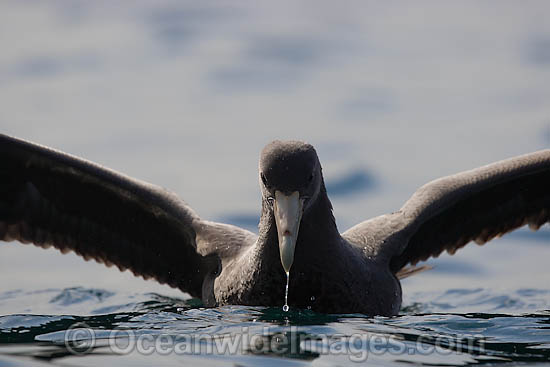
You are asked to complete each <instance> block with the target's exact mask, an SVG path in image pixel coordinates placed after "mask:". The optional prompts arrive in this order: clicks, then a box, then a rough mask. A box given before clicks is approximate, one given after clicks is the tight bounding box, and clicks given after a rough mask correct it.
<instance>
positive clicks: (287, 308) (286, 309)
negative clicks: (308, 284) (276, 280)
mask: <svg viewBox="0 0 550 367" xmlns="http://www.w3.org/2000/svg"><path fill="white" fill-rule="evenodd" d="M289 279H290V274H289V273H286V288H285V305H284V306H283V311H284V312H288V310H289V308H290V307H288V281H289Z"/></svg>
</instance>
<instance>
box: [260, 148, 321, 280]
mask: <svg viewBox="0 0 550 367" xmlns="http://www.w3.org/2000/svg"><path fill="white" fill-rule="evenodd" d="M259 171H260V172H259V173H260V177H259V178H260V187H261V190H262V197H263V200H264V203H265V207H266V208H267V210H270V211H272V213H273V216H274V218H275V225H276V226H277V236H278V241H279V253H280V256H281V264H282V265H283V268H284V270H285V272H286V273H288V272H289V271H290V268H291V266H292V263H293V261H294V250H295V248H296V241H297V239H298V231H299V229H300V223H301V221H302V217H303V216H304V215H307V211H308V209H309V208H310V207H311V206H312V204H313V203H314V202H315V200H316V199H317V196H318V194H319V191H320V188H321V183H322V177H321V165H320V163H319V158H318V157H317V152H315V149H314V148H313V146H311V145H310V144H307V143H304V142H300V141H279V140H276V141H273V142H271V143H269V144H268V145H266V146H265V148H264V149H263V150H262V153H261V155H260V167H259Z"/></svg>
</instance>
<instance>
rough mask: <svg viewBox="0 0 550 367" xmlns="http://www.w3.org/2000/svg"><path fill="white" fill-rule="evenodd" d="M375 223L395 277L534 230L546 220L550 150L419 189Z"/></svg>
mask: <svg viewBox="0 0 550 367" xmlns="http://www.w3.org/2000/svg"><path fill="white" fill-rule="evenodd" d="M384 217H385V218H384ZM379 218H380V220H377V219H378V218H375V222H378V223H377V224H378V225H379V226H381V227H382V228H389V230H387V231H384V230H379V232H381V233H385V234H386V235H387V237H386V238H385V240H384V241H378V242H377V245H378V246H379V247H380V248H379V249H378V252H379V253H380V254H381V255H382V256H384V257H385V258H387V259H388V260H389V262H390V268H391V269H392V270H393V271H394V272H398V271H399V270H400V269H401V268H403V267H404V266H405V265H407V264H413V265H414V264H416V263H417V262H418V261H422V260H426V259H428V258H429V257H432V256H434V257H436V256H438V255H439V254H440V253H441V252H443V251H444V250H447V251H448V252H449V253H451V254H454V252H455V251H456V250H458V249H459V248H461V247H463V246H464V245H466V244H467V243H469V242H470V241H472V240H473V241H476V242H477V243H479V244H483V243H485V242H487V241H489V240H491V239H492V238H494V237H496V236H501V235H503V234H505V233H507V232H509V231H512V230H514V229H516V228H519V227H521V226H523V225H525V224H528V225H529V226H530V227H531V228H532V229H538V228H539V227H540V226H541V225H543V224H544V223H546V222H548V221H549V220H550V150H542V151H539V152H535V153H531V154H526V155H523V156H519V157H515V158H511V159H508V160H504V161H501V162H497V163H493V164H490V165H487V166H484V167H480V168H477V169H474V170H470V171H466V172H462V173H458V174H455V175H452V176H447V177H443V178H440V179H437V180H435V181H432V182H430V183H428V184H426V185H424V186H422V187H421V188H420V189H418V190H417V191H416V192H415V193H414V194H413V196H412V197H411V198H410V199H409V200H408V201H407V202H406V203H405V205H403V207H402V208H401V210H399V212H396V213H393V214H389V215H387V216H383V217H379ZM365 223H366V224H367V222H365ZM371 223H373V222H372V221H371ZM369 227H372V225H364V226H361V224H359V225H357V226H355V227H353V228H351V229H350V230H349V231H348V232H350V233H348V232H346V234H348V236H351V237H352V238H357V237H359V235H361V234H363V235H364V233H362V231H365V230H368V228H369Z"/></svg>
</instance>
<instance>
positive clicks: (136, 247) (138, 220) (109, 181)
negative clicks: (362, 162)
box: [0, 135, 550, 315]
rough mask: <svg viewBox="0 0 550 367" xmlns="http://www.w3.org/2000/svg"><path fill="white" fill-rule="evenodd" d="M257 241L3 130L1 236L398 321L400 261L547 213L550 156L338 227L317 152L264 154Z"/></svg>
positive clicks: (229, 297) (456, 179)
mask: <svg viewBox="0 0 550 367" xmlns="http://www.w3.org/2000/svg"><path fill="white" fill-rule="evenodd" d="M258 179H259V184H260V187H261V192H262V210H261V217H260V221H259V233H258V235H256V234H254V233H252V232H249V231H247V230H244V229H242V228H239V227H236V226H232V225H228V224H221V223H215V222H211V221H207V220H204V219H201V218H200V217H199V216H198V215H197V214H196V213H195V211H193V210H192V209H191V208H190V207H189V206H188V205H187V204H186V203H185V202H184V201H182V200H181V199H180V198H179V197H178V196H176V195H175V194H173V193H172V192H169V191H167V190H165V189H163V188H161V187H158V186H154V185H151V184H149V183H145V182H142V181H138V180H136V179H133V178H130V177H128V176H125V175H122V174H120V173H117V172H114V171H112V170H109V169H107V168H104V167H102V166H99V165H97V164H94V163H91V162H88V161H85V160H83V159H80V158H76V157H74V156H71V155H68V154H65V153H62V152H59V151H56V150H53V149H50V148H47V147H44V146H41V145H37V144H34V143H30V142H27V141H24V140H20V139H17V138H13V137H9V136H6V135H0V239H1V240H4V241H12V240H17V241H20V242H23V243H33V244H35V245H37V246H41V247H45V248H46V247H50V246H53V247H55V248H57V249H59V250H61V251H62V252H67V251H74V252H75V253H77V254H78V255H80V256H82V257H84V259H86V260H88V259H94V260H96V261H98V262H100V263H104V264H106V265H107V266H111V265H116V266H117V267H118V268H119V269H120V270H126V269H128V270H130V271H132V272H133V273H134V274H135V275H138V276H142V277H144V278H154V279H156V280H157V281H159V282H160V283H165V284H168V285H170V286H172V287H176V288H179V289H181V290H182V291H184V292H187V293H189V294H191V295H192V296H193V297H198V298H201V299H202V301H203V303H204V305H205V306H208V307H213V306H219V305H226V304H241V305H266V306H274V305H282V303H283V300H284V292H285V284H286V281H287V273H289V274H290V284H289V292H290V294H289V305H290V307H298V308H304V309H305V308H311V309H312V310H315V311H319V312H324V313H348V312H354V313H355V312H357V313H364V314H367V315H395V314H396V313H398V312H399V309H400V306H401V285H400V281H399V278H400V277H401V276H404V275H408V274H412V273H414V272H416V271H418V270H419V269H422V268H418V267H412V268H411V267H410V266H411V265H415V264H416V263H417V262H419V261H422V260H426V259H428V258H429V257H436V256H438V255H439V254H440V253H441V252H443V251H444V250H447V251H448V252H449V253H454V252H455V251H456V250H457V249H459V248H461V247H463V246H464V245H466V244H467V243H469V242H470V241H475V242H478V243H484V242H486V241H489V240H490V239H492V238H494V237H497V236H501V235H502V234H504V233H506V232H509V231H512V230H514V229H516V228H519V227H521V226H523V225H525V224H528V225H529V226H530V227H531V228H532V229H538V228H539V227H540V226H541V225H543V224H544V223H546V222H548V221H549V218H550V215H549V213H550V190H549V188H550V150H542V151H539V152H535V153H531V154H526V155H522V156H519V157H515V158H512V159H508V160H504V161H501V162H497V163H494V164H490V165H487V166H484V167H480V168H477V169H474V170H471V171H466V172H462V173H459V174H455V175H452V176H448V177H443V178H440V179H437V180H435V181H432V182H430V183H428V184H426V185H424V186H422V187H421V188H420V189H418V190H417V191H416V192H415V193H414V194H413V196H412V197H411V198H410V199H409V200H408V201H407V202H406V203H405V204H404V205H403V207H402V208H401V209H400V210H398V211H396V212H394V213H391V214H386V215H382V216H379V217H376V218H373V219H370V220H366V221H364V222H362V223H359V224H357V225H356V226H354V227H352V228H350V229H348V230H347V231H346V232H344V233H342V234H340V233H339V232H338V229H337V228H336V223H335V221H334V217H333V214H332V205H331V203H330V200H329V198H328V196H327V192H326V189H325V184H324V182H323V176H322V172H321V164H320V163H319V159H318V157H317V153H316V152H315V149H314V148H313V147H312V146H311V145H309V144H307V143H304V142H299V141H287V142H283V141H274V142H272V143H270V144H268V145H267V146H266V147H265V148H264V149H263V151H262V152H261V156H260V164H259V175H258Z"/></svg>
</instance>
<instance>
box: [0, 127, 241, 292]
mask: <svg viewBox="0 0 550 367" xmlns="http://www.w3.org/2000/svg"><path fill="white" fill-rule="evenodd" d="M215 226H216V225H215V224H214V223H210V222H205V221H201V219H200V218H199V217H198V216H197V214H195V213H194V212H193V210H192V209H191V208H189V206H187V204H186V203H185V202H183V201H182V200H180V199H179V198H178V197H177V196H176V195H175V194H173V193H170V192H168V191H166V190H164V189H162V188H160V187H157V186H154V185H150V184H148V183H145V182H141V181H138V180H135V179H132V178H130V177H127V176H124V175H121V174H119V173H116V172H114V171H111V170H109V169H106V168H104V167H101V166H99V165H96V164H93V163H90V162H87V161H84V160H82V159H79V158H76V157H72V156H69V155H67V154H64V153H61V152H58V151H55V150H52V149H49V148H46V147H43V146H39V145H35V144H32V143H29V142H25V141H22V140H19V139H15V138H12V137H8V136H5V135H0V240H4V241H10V240H18V241H21V242H23V243H29V242H31V243H34V244H35V245H38V246H41V247H49V246H53V247H55V248H57V249H59V250H61V251H62V252H64V253H65V252H67V251H74V252H75V253H77V254H78V255H80V256H82V257H84V258H85V259H86V260H88V259H95V260H96V261H98V262H101V263H104V264H106V265H108V266H110V265H113V264H114V265H116V266H117V267H118V268H119V269H120V270H125V269H129V270H131V271H132V272H133V273H134V274H135V275H140V276H143V277H144V278H151V277H152V278H155V279H156V280H157V281H159V282H160V283H166V284H168V285H170V286H172V287H176V288H179V289H181V290H182V291H186V292H189V293H190V294H191V295H193V296H195V297H200V296H201V290H202V283H203V279H204V276H205V274H206V273H208V272H209V271H211V270H212V267H216V266H218V263H219V259H218V258H217V255H216V254H215V253H212V254H209V255H207V254H206V252H205V251H200V249H199V250H197V243H196V242H197V241H196V237H197V235H198V234H200V233H199V232H200V231H204V230H205V229H208V228H212V227H215ZM221 228H223V227H221ZM218 230H220V229H218ZM233 230H235V229H233Z"/></svg>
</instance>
